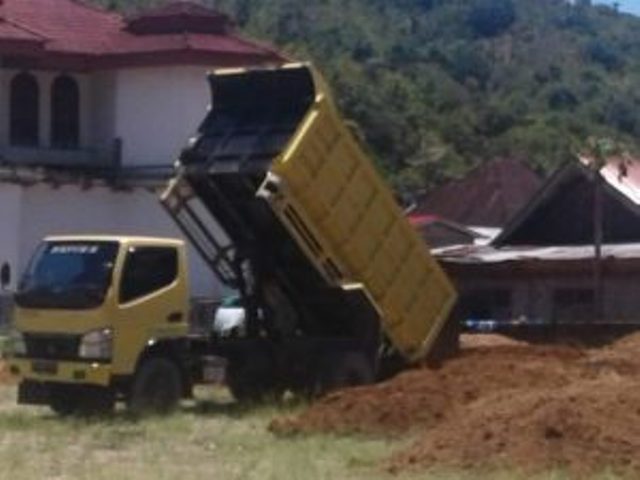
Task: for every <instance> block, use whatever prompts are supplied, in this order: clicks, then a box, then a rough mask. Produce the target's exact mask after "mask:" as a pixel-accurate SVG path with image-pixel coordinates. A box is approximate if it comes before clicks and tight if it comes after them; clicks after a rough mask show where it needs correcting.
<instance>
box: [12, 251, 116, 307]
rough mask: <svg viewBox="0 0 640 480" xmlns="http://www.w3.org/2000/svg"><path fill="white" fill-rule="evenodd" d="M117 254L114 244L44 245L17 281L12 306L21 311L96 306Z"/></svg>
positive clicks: (103, 295)
mask: <svg viewBox="0 0 640 480" xmlns="http://www.w3.org/2000/svg"><path fill="white" fill-rule="evenodd" d="M117 252H118V243H117V242H79V241H78V242H75V241H74V242H45V243H44V244H42V245H41V246H40V248H39V249H38V250H37V251H36V253H35V255H34V257H33V258H32V260H31V262H30V264H29V267H28V268H27V271H26V272H25V275H24V277H23V278H22V281H21V282H20V286H19V290H18V294H17V295H16V303H17V304H18V305H19V306H21V307H24V308H70V309H89V308H95V307H98V306H100V305H101V304H102V303H103V302H104V298H105V295H106V293H107V289H108V287H109V283H110V281H111V274H112V271H113V265H114V263H115V258H116V254H117Z"/></svg>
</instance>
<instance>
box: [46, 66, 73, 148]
mask: <svg viewBox="0 0 640 480" xmlns="http://www.w3.org/2000/svg"><path fill="white" fill-rule="evenodd" d="M79 142H80V89H79V88H78V82H76V81H75V80H74V79H73V78H71V77H69V76H68V75H61V76H59V77H58V78H56V79H55V80H54V82H53V86H52V87H51V146H52V147H54V148H77V147H78V144H79Z"/></svg>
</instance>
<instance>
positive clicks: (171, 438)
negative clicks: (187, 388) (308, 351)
mask: <svg viewBox="0 0 640 480" xmlns="http://www.w3.org/2000/svg"><path fill="white" fill-rule="evenodd" d="M205 397H206V398H205V399H204V401H201V402H199V403H198V404H191V405H189V404H186V405H184V406H183V408H181V410H180V411H179V412H178V413H176V414H173V415H171V416H167V417H163V418H149V419H144V420H139V421H134V420H131V419H129V418H127V417H126V416H125V415H122V414H116V415H115V416H114V417H113V418H111V419H102V420H82V419H60V418H57V417H55V416H53V415H52V414H50V413H49V412H48V410H47V409H44V408H31V407H18V406H16V405H15V400H14V398H15V389H14V388H13V387H0V478H2V479H5V478H6V479H11V480H22V479H25V480H26V479H29V480H33V479H51V480H54V479H55V480H67V479H74V480H75V479H91V480H100V479H105V480H106V479H109V480H114V479H140V480H147V479H148V480H151V479H153V480H161V479H178V478H182V479H189V480H197V479H225V480H227V479H305V480H307V479H308V480H314V479H368V480H373V479H392V478H402V479H405V478H408V479H414V478H415V479H418V478H424V479H431V480H472V479H473V480H475V479H484V478H486V479H492V480H494V479H495V480H507V479H508V480H512V479H517V478H525V477H524V476H518V475H516V474H514V472H504V473H492V474H490V475H489V474H487V475H479V474H463V473H456V472H440V473H433V472H431V473H424V472H423V473H420V474H414V475H407V474H402V475H397V476H392V475H390V474H388V473H386V472H385V471H384V469H382V468H381V466H380V462H381V460H382V459H384V458H385V457H387V456H388V455H389V454H390V453H391V452H392V451H393V450H394V449H397V448H401V447H403V446H404V445H406V443H407V441H409V440H410V439H405V440H384V439H373V438H358V437H332V436H310V437H292V438H284V439H283V438H276V437H274V436H273V435H272V434H270V433H269V432H268V431H267V428H266V427H267V425H268V423H269V421H270V420H271V419H272V418H273V417H274V416H276V415H278V414H281V413H284V412H283V411H282V408H284V407H280V408H276V407H261V408H256V409H251V410H247V409H244V410H241V409H239V408H238V407H237V406H235V405H233V404H228V403H226V404H225V403H224V402H220V401H217V402H214V401H213V400H214V399H213V397H212V396H211V397H207V396H206V395H205ZM295 408H296V407H286V411H287V412H292V411H295ZM537 478H540V479H548V480H556V479H558V480H562V479H564V478H565V477H564V476H563V475H561V474H553V473H550V474H548V475H543V476H539V477H537ZM598 478H602V479H608V478H613V477H608V476H606V475H603V476H601V477H598Z"/></svg>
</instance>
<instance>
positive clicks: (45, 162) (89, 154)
mask: <svg viewBox="0 0 640 480" xmlns="http://www.w3.org/2000/svg"><path fill="white" fill-rule="evenodd" d="M121 150H122V149H121V142H120V141H119V140H117V139H116V140H114V141H112V142H111V143H109V144H106V145H102V146H98V147H91V148H73V149H58V148H52V147H37V146H34V147H31V146H14V145H0V164H10V165H15V166H29V167H53V168H70V169H77V168H87V169H94V168H95V169H101V170H103V169H110V168H118V167H119V166H120V164H121Z"/></svg>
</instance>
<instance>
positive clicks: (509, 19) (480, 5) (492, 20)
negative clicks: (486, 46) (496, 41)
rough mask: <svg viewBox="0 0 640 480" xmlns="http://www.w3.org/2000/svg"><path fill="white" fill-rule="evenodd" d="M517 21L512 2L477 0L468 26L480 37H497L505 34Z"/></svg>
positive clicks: (469, 17)
mask: <svg viewBox="0 0 640 480" xmlns="http://www.w3.org/2000/svg"><path fill="white" fill-rule="evenodd" d="M515 20H516V8H515V5H514V4H513V1H512V0H476V3H475V5H474V6H473V7H472V8H471V11H470V12H469V16H468V18H467V24H468V25H469V26H470V27H471V29H472V30H473V32H474V33H475V34H476V35H477V36H480V37H496V36H498V35H500V34H502V33H504V32H505V31H506V30H507V29H508V28H509V27H510V26H511V25H512V24H513V23H514V22H515Z"/></svg>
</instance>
